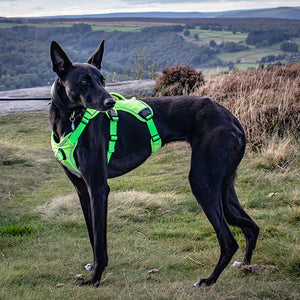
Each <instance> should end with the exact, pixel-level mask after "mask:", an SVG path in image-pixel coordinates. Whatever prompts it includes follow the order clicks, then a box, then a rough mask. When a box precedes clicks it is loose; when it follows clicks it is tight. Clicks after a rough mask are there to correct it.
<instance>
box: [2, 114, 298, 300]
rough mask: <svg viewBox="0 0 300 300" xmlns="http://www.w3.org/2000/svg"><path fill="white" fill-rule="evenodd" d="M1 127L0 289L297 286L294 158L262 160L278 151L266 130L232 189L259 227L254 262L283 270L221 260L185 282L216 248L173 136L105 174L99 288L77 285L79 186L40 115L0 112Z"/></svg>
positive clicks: (40, 293)
mask: <svg viewBox="0 0 300 300" xmlns="http://www.w3.org/2000/svg"><path fill="white" fill-rule="evenodd" d="M0 128H1V135H0V173H1V177H0V197H1V198H0V199H1V200H0V299H71V298H72V299H85V298H87V299H297V297H298V296H299V292H300V290H299V276H300V269H299V264H300V248H299V242H300V241H299V236H300V235H299V232H300V229H299V218H300V210H299V208H300V198H299V196H300V190H299V186H300V178H299V165H297V164H295V163H293V164H286V163H283V164H280V167H276V166H275V167H274V166H273V167H270V165H269V164H270V162H269V160H270V156H272V151H276V149H274V147H273V148H272V146H271V142H270V145H268V146H266V148H265V149H264V150H262V151H261V152H256V153H255V152H250V151H248V153H247V155H246V157H245V158H244V160H243V161H242V164H241V166H240V168H239V171H238V178H237V182H236V189H237V193H238V195H239V198H240V201H241V203H242V204H243V206H244V207H245V209H246V210H247V212H249V213H250V215H251V216H252V217H253V218H254V219H255V221H256V222H257V223H258V225H259V226H260V228H261V233H260V236H259V241H258V244H257V250H256V252H255V254H254V258H253V262H254V263H257V264H263V265H274V266H276V267H278V268H279V270H280V271H279V272H276V273H262V274H247V273H244V272H242V271H240V270H239V269H235V268H232V267H228V268H227V269H226V270H225V271H224V272H223V274H222V275H221V277H220V279H219V281H218V282H217V284H215V285H213V286H212V287H210V288H203V289H198V288H193V287H192V284H193V283H194V282H195V281H196V280H197V279H198V278H199V277H200V276H208V275H209V274H210V272H211V271H212V269H213V267H214V265H215V263H216V259H217V257H218V255H219V249H218V243H217V240H216V237H215V234H214V231H213V229H212V227H211V225H210V224H209V222H208V221H207V219H206V217H205V216H204V214H203V212H202V211H201V209H200V208H199V207H198V205H197V203H196V201H195V200H194V198H193V196H192V195H191V193H190V190H189V185H188V181H187V174H188V170H189V161H190V159H189V158H190V150H189V147H188V146H187V145H186V144H182V143H174V144H170V145H168V146H166V147H164V148H163V149H161V150H160V151H159V152H158V153H156V154H155V155H153V156H152V157H150V159H149V160H148V161H147V162H146V163H145V164H143V165H142V166H140V167H139V168H137V169H136V170H134V171H133V172H130V173H129V174H127V175H124V176H122V177H120V178H116V179H113V180H110V181H109V184H110V186H111V191H112V192H111V194H110V197H109V217H108V219H109V222H108V249H109V258H110V262H109V266H108V267H107V269H106V271H105V273H104V275H103V280H102V285H101V286H100V287H99V288H97V289H96V288H92V287H79V286H78V285H79V283H80V280H78V279H75V275H78V274H83V277H84V278H85V279H88V278H89V276H90V273H89V272H87V271H85V270H84V269H83V266H84V265H85V264H86V263H88V262H91V261H92V253H91V247H90V245H89V240H88V234H87V231H86V227H85V224H84V219H83V215H82V212H81V209H80V205H79V203H78V200H77V196H76V194H75V193H74V189H73V187H72V186H71V184H70V183H69V181H68V180H67V178H66V176H65V175H64V174H63V172H62V170H61V168H60V167H59V166H58V164H57V162H56V161H55V159H54V158H53V155H52V153H51V149H50V143H49V137H50V129H49V126H48V120H47V115H46V114H45V113H28V114H14V115H3V116H1V117H0ZM273 142H274V143H275V141H273ZM295 147H296V146H293V145H292V144H291V143H290V146H286V145H282V146H281V149H282V151H281V152H284V151H285V152H286V151H289V155H288V156H287V157H288V158H284V161H285V162H286V159H287V160H288V161H290V160H291V157H293V156H295V155H296V156H297V155H298V154H297V151H296V152H293V151H295V149H297V148H295ZM291 149H294V150H291ZM270 153H271V154H270ZM279 161H281V159H279ZM233 232H234V234H235V237H236V239H237V240H238V242H239V243H240V245H241V247H240V249H239V250H238V252H237V254H236V255H235V257H234V260H241V259H242V257H243V250H244V248H245V246H244V238H243V235H242V233H241V232H240V231H239V230H238V229H235V228H233ZM151 270H156V271H153V272H152V273H151V272H150V273H149V271H151ZM157 270H159V271H157Z"/></svg>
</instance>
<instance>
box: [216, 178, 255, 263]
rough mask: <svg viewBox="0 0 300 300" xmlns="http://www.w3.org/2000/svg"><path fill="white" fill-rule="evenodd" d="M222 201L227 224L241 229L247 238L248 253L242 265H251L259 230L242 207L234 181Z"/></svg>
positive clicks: (227, 188)
mask: <svg viewBox="0 0 300 300" xmlns="http://www.w3.org/2000/svg"><path fill="white" fill-rule="evenodd" d="M222 200H223V209H224V214H225V218H226V220H227V222H228V223H229V224H230V225H232V226H237V227H240V228H241V230H242V231H243V233H244V235H245V237H246V251H245V256H244V259H243V262H242V264H250V262H251V258H252V254H253V251H254V249H255V246H256V241H257V237H258V233H259V228H258V226H257V225H256V224H255V222H254V221H253V220H252V219H251V217H250V216H249V215H248V214H247V213H246V212H245V211H244V209H243V208H242V206H241V205H240V203H239V200H238V197H237V195H236V192H235V189H234V186H233V180H231V182H230V183H229V185H228V186H227V187H226V188H225V190H224V191H223V193H222Z"/></svg>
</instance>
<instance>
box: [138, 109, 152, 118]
mask: <svg viewBox="0 0 300 300" xmlns="http://www.w3.org/2000/svg"><path fill="white" fill-rule="evenodd" d="M139 116H140V117H142V118H143V119H145V120H149V119H151V118H152V113H151V111H150V109H149V108H148V107H146V108H144V109H142V110H141V111H140V112H139Z"/></svg>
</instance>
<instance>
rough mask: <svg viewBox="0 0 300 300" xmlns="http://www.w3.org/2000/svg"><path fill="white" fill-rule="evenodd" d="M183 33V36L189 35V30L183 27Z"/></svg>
mask: <svg viewBox="0 0 300 300" xmlns="http://www.w3.org/2000/svg"><path fill="white" fill-rule="evenodd" d="M183 35H184V36H190V31H189V30H188V29H187V28H186V29H184V31H183Z"/></svg>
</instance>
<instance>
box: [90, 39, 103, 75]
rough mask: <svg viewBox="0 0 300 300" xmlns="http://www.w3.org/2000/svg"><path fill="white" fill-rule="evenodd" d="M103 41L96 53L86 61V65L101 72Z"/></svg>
mask: <svg viewBox="0 0 300 300" xmlns="http://www.w3.org/2000/svg"><path fill="white" fill-rule="evenodd" d="M104 42H105V41H104V40H103V41H102V42H101V44H100V45H99V47H98V48H97V49H96V51H95V52H94V53H93V54H92V55H91V57H90V58H89V59H88V61H87V63H88V64H91V65H94V66H95V67H96V68H97V69H99V70H101V65H102V58H103V53H104Z"/></svg>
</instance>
